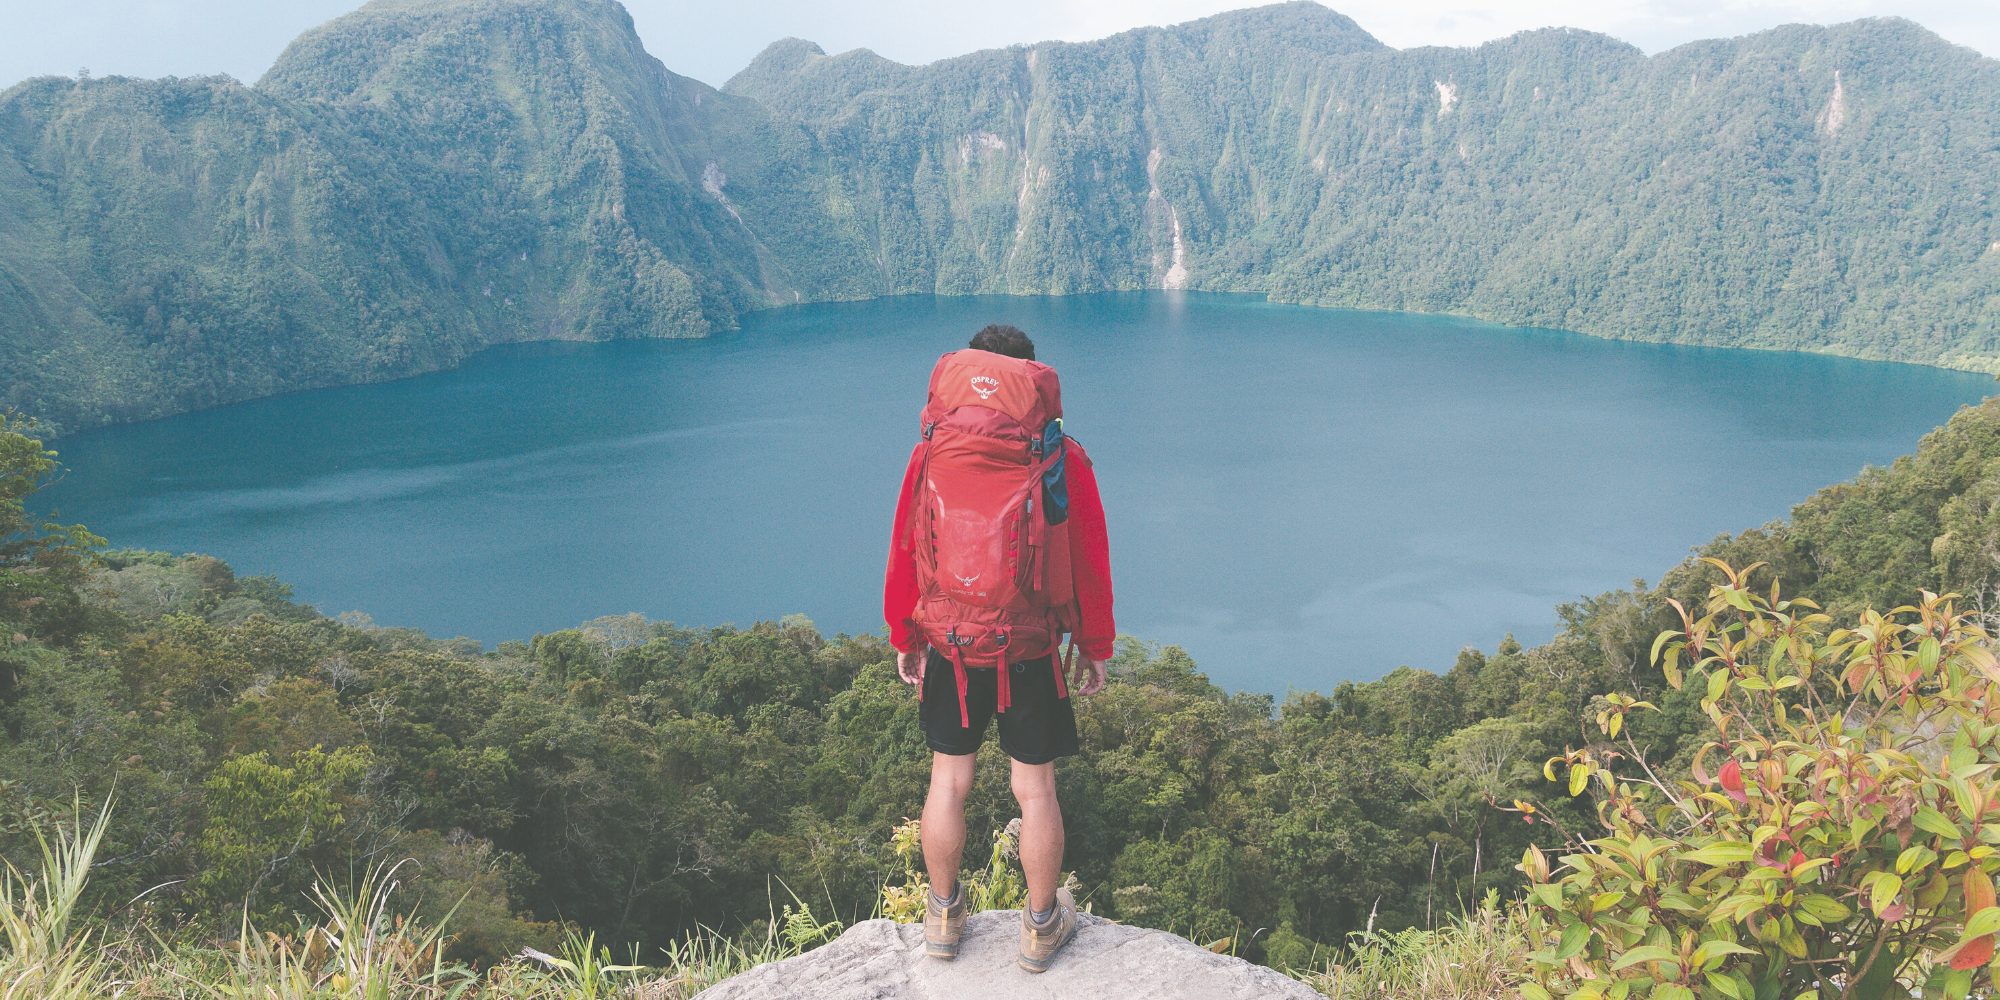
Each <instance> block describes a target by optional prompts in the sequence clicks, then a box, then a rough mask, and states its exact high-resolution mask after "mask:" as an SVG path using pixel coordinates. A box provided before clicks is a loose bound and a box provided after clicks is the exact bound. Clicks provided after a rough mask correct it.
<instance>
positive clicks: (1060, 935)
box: [1020, 889, 1076, 972]
mask: <svg viewBox="0 0 2000 1000" xmlns="http://www.w3.org/2000/svg"><path fill="white" fill-rule="evenodd" d="M1075 936H1076V897H1075V896H1072V895H1070V893H1069V890H1068V889H1057V890H1056V909H1055V912H1054V913H1051V914H1049V922H1048V923H1046V924H1037V923H1035V919H1034V917H1033V915H1031V914H1030V912H1029V910H1028V908H1027V907H1022V908H1021V959H1020V961H1021V968H1023V969H1026V970H1028V971H1029V972H1047V971H1048V970H1049V963H1050V962H1053V961H1055V957H1056V952H1058V951H1061V950H1062V946H1063V945H1066V944H1068V943H1069V939H1070V938H1073V937H1075Z"/></svg>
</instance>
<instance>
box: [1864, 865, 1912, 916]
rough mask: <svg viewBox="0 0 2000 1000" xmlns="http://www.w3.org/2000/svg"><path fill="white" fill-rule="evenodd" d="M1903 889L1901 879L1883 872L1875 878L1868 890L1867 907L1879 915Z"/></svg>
mask: <svg viewBox="0 0 2000 1000" xmlns="http://www.w3.org/2000/svg"><path fill="white" fill-rule="evenodd" d="M1902 891H1903V880H1902V878H1901V877H1899V876H1896V875H1889V874H1884V875H1883V876H1882V877H1881V878H1878V879H1876V880H1875V886H1874V888H1872V889H1870V890H1869V891H1868V908H1869V909H1871V910H1874V911H1875V915H1876V916H1878V917H1879V916H1881V915H1882V911H1883V910H1886V909H1888V908H1889V905H1890V904H1892V903H1894V902H1895V901H1896V895H1897V894H1898V893H1900V892H1902Z"/></svg>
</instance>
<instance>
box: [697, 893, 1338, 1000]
mask: <svg viewBox="0 0 2000 1000" xmlns="http://www.w3.org/2000/svg"><path fill="white" fill-rule="evenodd" d="M1079 916H1080V918H1081V920H1082V923H1081V925H1080V926H1079V927H1078V928H1077V932H1076V938H1075V939H1074V940H1072V941H1071V942H1070V943H1069V945H1068V946H1067V947H1065V948H1064V949H1063V951H1062V953H1061V954H1060V955H1059V956H1058V957H1057V959H1056V962H1055V965H1054V966H1052V967H1051V968H1050V969H1049V971H1047V972H1043V973H1039V974H1037V973H1030V972H1026V971H1024V970H1022V969H1021V968H1020V967H1019V966H1017V965H1015V964H1014V959H1015V956H1016V955H1018V954H1019V952H1020V933H1021V914H1020V911H1018V910H989V911H987V912H985V913H976V914H973V915H972V917H971V918H970V919H969V920H967V921H966V929H965V938H964V941H963V943H962V944H961V946H960V948H961V950H960V952H959V956H958V958H956V959H954V960H952V961H949V962H944V961H939V960H937V959H934V958H928V957H926V956H925V955H924V929H923V927H922V926H921V925H918V924H896V923H891V922H889V921H887V920H868V921H864V922H862V923H859V924H856V925H854V926H853V927H851V928H849V929H848V931H847V933H845V934H842V935H841V936H840V939H839V940H837V941H835V942H833V943H832V944H829V945H827V946H825V947H823V948H820V949H818V950H817V951H811V952H807V953H806V954H804V955H800V956H799V957H797V958H793V959H788V960H786V961H783V962H772V963H770V964H768V965H760V966H758V967H756V968H755V969H752V970H750V971H749V972H746V973H743V974H742V975H740V976H737V977H735V978H734V979H730V980H727V981H725V982H723V983H721V984H720V985H717V986H715V987H712V988H710V989H708V990H706V991H704V992H702V993H701V994H700V998H701V1000H796V998H811V1000H964V998H968V997H980V998H984V1000H1030V998H1034V1000H1041V998H1045V997H1046V998H1055V997H1103V998H1107V1000H1108V998H1114V997H1115V998H1118V1000H1251V998H1260V1000H1261V998H1280V1000H1281V998H1293V1000H1312V998H1316V997H1318V996H1319V994H1317V993H1315V992H1313V991H1312V990H1311V989H1310V988H1308V987H1306V986H1305V984H1303V983H1300V982H1298V981H1296V980H1293V979H1290V978H1287V977H1286V976H1283V975H1280V974H1279V973H1277V972H1273V971H1272V970H1270V969H1266V968H1263V967H1261V966H1256V965H1251V964H1250V963H1248V962H1245V961H1243V960H1241V959H1236V958H1230V957H1229V956H1227V955H1217V954H1213V953H1211V952H1209V951H1208V950H1206V949H1204V948H1201V947H1199V946H1197V945H1195V944H1192V943H1190V942H1189V941H1188V940H1187V939H1185V938H1180V937H1176V936H1174V935H1172V934H1168V933H1166V932H1164V931H1155V930H1146V929H1145V928H1140V927H1127V926H1124V925H1122V924H1115V923H1112V922H1110V921H1108V920H1104V919H1102V918H1100V917H1094V916H1091V915H1090V914H1087V913H1086V914H1080V915H1079Z"/></svg>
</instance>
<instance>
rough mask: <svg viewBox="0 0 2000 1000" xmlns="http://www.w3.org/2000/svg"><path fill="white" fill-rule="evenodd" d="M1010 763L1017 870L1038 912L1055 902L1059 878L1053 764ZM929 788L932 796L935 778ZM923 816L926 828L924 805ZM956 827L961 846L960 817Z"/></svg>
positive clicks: (1058, 815)
mask: <svg viewBox="0 0 2000 1000" xmlns="http://www.w3.org/2000/svg"><path fill="white" fill-rule="evenodd" d="M1013 764H1014V774H1013V779H1014V801H1016V802H1018V803H1020V804H1021V871H1022V873H1023V874H1025V875H1027V877H1028V907H1029V909H1032V910H1035V911H1038V912H1039V911H1044V910H1047V909H1049V908H1050V907H1052V906H1054V905H1056V880H1058V879H1060V878H1062V859H1063V821H1062V807H1061V806H1059V805H1057V804H1056V765H1055V763H1054V762H1053V761H1051V762H1049V763H1047V764H1023V763H1021V762H1020V761H1018V760H1017V761H1014V762H1013ZM932 774H933V775H935V774H936V772H935V771H933V772H932ZM931 789H932V792H931V794H932V796H936V794H937V791H936V789H937V779H936V778H935V777H933V778H932V779H931ZM924 816H925V819H924V823H925V828H926V830H928V828H929V823H930V819H929V817H930V813H929V811H928V808H927V809H926V811H925V813H924ZM958 830H959V833H958V836H959V843H960V845H963V844H964V843H965V826H964V825H963V822H962V819H961V823H960V826H959V828H958ZM926 848H928V841H926ZM925 856H926V857H929V855H925Z"/></svg>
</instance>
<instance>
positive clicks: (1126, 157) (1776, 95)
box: [725, 3, 2000, 370]
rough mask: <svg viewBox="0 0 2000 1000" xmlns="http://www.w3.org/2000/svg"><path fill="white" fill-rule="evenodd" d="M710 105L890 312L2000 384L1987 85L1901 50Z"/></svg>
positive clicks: (1338, 70)
mask: <svg viewBox="0 0 2000 1000" xmlns="http://www.w3.org/2000/svg"><path fill="white" fill-rule="evenodd" d="M725 89H726V90H728V91H730V92H732V93H738V94H743V95H746V96H750V97H754V98H757V99H758V100H760V101H762V102H764V103H765V104H767V105H769V106H770V107H772V108H773V109H775V110H776V111H778V112H779V113H781V114H783V115H786V116H788V117H791V118H794V119H796V120H798V121H800V122H802V123H805V124H806V127H808V128H809V129H810V130H811V131H812V132H813V134H814V136H815V138H816V139H817V140H818V141H819V143H820V145H821V146H822V147H823V148H825V149H827V150H828V151H829V161H828V166H827V170H828V172H829V174H830V176H832V177H834V178H837V179H838V180H839V181H841V182H842V183H844V184H847V185H850V186H852V187H853V188H854V189H855V190H857V191H858V192H860V195H859V197H860V198H861V199H862V201H863V202H864V203H865V204H866V206H867V210H866V211H864V212H862V213H861V214H862V215H864V216H872V217H873V220H876V221H874V222H873V223H872V227H871V234H872V235H873V238H874V240H875V241H876V242H877V243H878V245H880V246H881V247H882V248H883V249H884V251H885V252H886V253H888V254H889V255H890V256H891V257H892V258H893V259H895V260H897V261H898V262H899V263H900V267H899V268H897V269H896V270H895V271H894V272H893V273H892V274H890V275H887V276H885V280H884V290H896V291H932V290H936V291H940V292H968V291H1015V292H1038V291H1051V292H1075V291H1087V290H1092V289H1099V288H1136V287H1160V286H1161V285H1163V284H1164V285H1168V286H1174V285H1184V286H1185V287H1189V288H1201V289H1209V290H1236V291H1260V292H1267V293H1270V294H1271V295H1273V296H1274V297H1275V298H1278V299H1281V300H1286V301H1297V302H1315V303H1321V304H1327V305H1341V306H1362V307H1369V308H1386V309H1408V310H1421V311H1455V312H1468V313H1473V314H1476V315H1479V316H1482V317H1486V318H1490V319H1497V320H1501V321H1505V322H1510V323H1518V324H1526V325H1537V326H1548V327H1558V328H1563V329H1571V330H1578V331H1582V332H1586V333H1591V334H1597V335H1600V336H1609V337H1628V338H1635V339H1644V340H1670V341H1679V342H1687V343H1701V344H1714V345H1730V346H1754V347H1775V348H1785V349H1794V350H1829V351H1834V352H1837V353H1841V354H1849V355H1856V356H1861V357H1872V358H1893V359H1897V360H1905V361H1919V362H1923V363H1927V364H1940V365H1946V366H1952V367H1964V368H1973V369H1979V370H2000V224H1996V222H1995V219H1994V216H1993V203H1994V198H1995V196H1996V194H2000V114H1996V109H2000V62H1995V61H1994V60H1991V59H1984V58H1981V57H1979V56H1978V55H1977V54H1975V53H1972V52H1970V51H1969V50H1965V49H1961V48H1956V47H1954V46H1951V45H1949V44H1947V43H1945V42H1944V41H1942V40H1941V39H1939V38H1937V37H1936V36H1935V35H1932V34H1930V33H1929V32H1927V31H1925V30H1923V29H1922V28H1920V27H1918V26H1916V25H1914V24H1911V23H1909V22H1906V21H1899V20H1874V21H1860V22H1855V23H1852V24H1847V25H1841V26H1838V27H1833V28H1816V27H1802V26H1790V27H1785V28H1780V29H1777V30H1774V31H1768V32H1764V33H1762V34H1758V35H1753V36H1749V37H1747V38H1743V39H1737V40H1735V41H1728V42H1702V43H1697V44H1693V45H1688V46H1683V47H1681V48H1679V49H1675V50H1673V51H1672V52H1668V53H1664V54H1662V55H1659V56H1656V57H1653V58H1647V57H1645V56H1644V55H1643V54H1641V53H1640V52H1639V51H1638V50H1637V49H1634V48H1632V47H1630V46H1627V45H1624V44H1622V43H1619V42H1616V41H1614V40H1612V39H1609V38H1606V37H1604V36H1601V35H1593V34H1589V33H1586V32H1577V31H1567V30H1546V31H1538V32H1528V33H1524V34H1520V35H1516V36H1514V37H1512V38H1508V39H1505V40H1502V41H1498V42H1493V43H1490V44H1487V45H1484V46H1481V47H1479V48H1476V49H1440V48H1429V49H1414V50H1409V51H1396V50H1392V49H1388V48H1385V47H1382V46H1380V45H1379V44H1376V43H1375V42H1374V40H1373V39H1372V38H1369V37H1368V36H1367V35H1366V34H1365V33H1363V32H1362V31H1360V29H1358V28H1356V27H1355V26H1354V24H1353V22H1351V21H1348V20H1347V19H1346V18H1344V17H1341V16H1340V15H1338V14H1334V13H1332V12H1331V11H1328V10H1326V9H1324V8H1322V7H1319V6H1318V5H1316V4H1312V3H1291V4H1285V5H1282V6H1277V7H1267V8H1261V9H1258V10H1250V11H1241V12H1237V13H1234V14H1227V15H1222V16H1218V17H1213V18H1209V19H1207V20H1203V21H1197V22H1193V23H1190V24H1185V25H1180V26H1178V27H1173V28H1166V29H1158V28H1147V29H1141V30H1138V31H1132V32H1127V33H1125V34H1122V35H1119V36H1116V37H1113V38H1108V39H1105V40H1102V41H1098V42H1091V43H1086V44H1074V45H1073V44H1059V43H1051V44H1043V45H1038V46H1034V47H1032V48H1014V49H1008V50H1004V51H994V52H982V53H977V54H974V55H971V56H966V57H964V58H962V59H954V60H947V61H944V62H940V63H936V64H933V65H931V66H927V67H923V68H909V67H900V66H895V65H893V64H890V63H887V62H885V61H884V60H882V59H880V58H879V57H876V56H874V55H873V54H871V53H868V52H865V51H864V52H851V53H847V54H845V55H840V56H833V57H828V56H825V55H823V54H821V53H820V52H819V51H818V50H817V49H816V48H813V47H812V46H810V45H807V44H805V43H801V42H797V41H788V42H781V43H778V44H777V45H774V46H772V47H771V48H770V49H769V50H767V51H766V52H765V53H764V54H763V55H762V56H760V57H759V58H758V60H757V61H756V63H755V64H753V65H752V66H751V67H750V68H749V69H747V70H745V71H744V72H743V73H742V74H741V75H739V76H738V77H737V78H736V79H734V80H732V81H731V82H730V83H729V85H728V86H727V87H726V88H725ZM1177 237H1178V240H1177Z"/></svg>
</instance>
